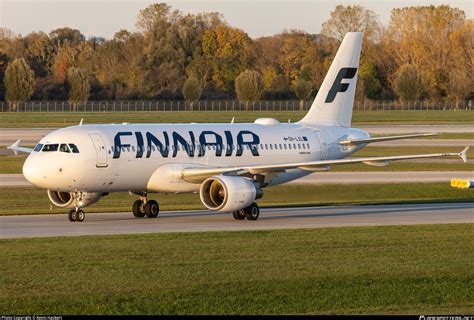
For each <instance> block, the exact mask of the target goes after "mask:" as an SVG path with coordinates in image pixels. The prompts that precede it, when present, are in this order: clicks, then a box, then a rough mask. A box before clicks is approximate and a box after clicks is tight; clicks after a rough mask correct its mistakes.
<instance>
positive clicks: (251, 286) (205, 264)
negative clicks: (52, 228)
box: [0, 224, 474, 315]
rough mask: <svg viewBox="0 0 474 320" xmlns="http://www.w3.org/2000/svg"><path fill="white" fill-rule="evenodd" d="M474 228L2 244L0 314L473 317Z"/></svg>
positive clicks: (156, 236) (124, 237) (186, 235)
mask: <svg viewBox="0 0 474 320" xmlns="http://www.w3.org/2000/svg"><path fill="white" fill-rule="evenodd" d="M473 233H474V225H473V224H457V225H418V226H385V227H352V228H326V229H299V230H272V231H241V232H207V233H181V234H144V235H117V236H86V237H63V238H36V239H9V240H0V255H1V257H2V260H3V261H4V262H5V263H2V264H0V274H1V275H2V276H1V277H0V287H1V288H2V290H1V291H0V313H1V314H129V315H132V314H235V315H240V314H472V313H473V312H474V302H473V301H474V292H473V290H472V287H473V285H474V283H473V279H474V260H473V259H472V248H473V247H474V237H473V236H472V235H473Z"/></svg>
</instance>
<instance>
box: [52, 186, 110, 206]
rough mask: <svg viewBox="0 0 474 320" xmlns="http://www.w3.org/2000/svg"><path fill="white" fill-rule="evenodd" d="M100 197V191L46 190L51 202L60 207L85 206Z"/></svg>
mask: <svg viewBox="0 0 474 320" xmlns="http://www.w3.org/2000/svg"><path fill="white" fill-rule="evenodd" d="M100 197H102V193H101V192H78V193H74V192H61V191H52V190H48V198H49V200H50V201H51V203H52V204H54V205H55V206H57V207H60V208H68V209H72V208H76V207H77V208H85V207H88V206H90V205H92V204H94V203H96V202H97V201H99V199H100Z"/></svg>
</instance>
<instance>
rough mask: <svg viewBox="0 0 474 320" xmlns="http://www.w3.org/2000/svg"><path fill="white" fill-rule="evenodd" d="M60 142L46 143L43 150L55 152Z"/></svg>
mask: <svg viewBox="0 0 474 320" xmlns="http://www.w3.org/2000/svg"><path fill="white" fill-rule="evenodd" d="M58 148H59V144H58V143H56V144H45V145H44V148H43V152H55V151H58Z"/></svg>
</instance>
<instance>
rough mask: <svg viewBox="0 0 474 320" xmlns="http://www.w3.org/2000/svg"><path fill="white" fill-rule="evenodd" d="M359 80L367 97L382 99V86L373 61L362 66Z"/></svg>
mask: <svg viewBox="0 0 474 320" xmlns="http://www.w3.org/2000/svg"><path fill="white" fill-rule="evenodd" d="M359 79H360V82H361V84H362V88H363V93H364V96H365V97H367V98H369V99H378V98H380V94H381V93H382V84H381V82H380V80H379V77H378V72H377V69H376V67H375V65H374V64H373V63H372V62H371V61H366V62H364V63H361V64H360V68H359Z"/></svg>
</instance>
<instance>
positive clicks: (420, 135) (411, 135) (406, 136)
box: [339, 133, 439, 145]
mask: <svg viewBox="0 0 474 320" xmlns="http://www.w3.org/2000/svg"><path fill="white" fill-rule="evenodd" d="M437 135H439V133H418V134H407V135H403V136H389V137H377V138H368V139H360V140H343V141H339V144H342V145H357V144H366V143H372V142H381V141H390V140H402V139H410V138H417V137H430V136H437Z"/></svg>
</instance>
